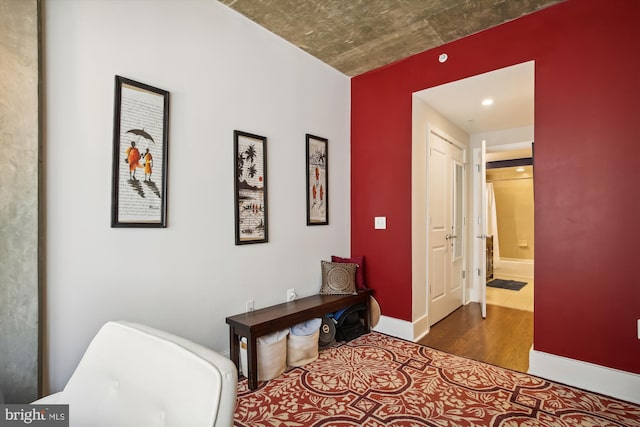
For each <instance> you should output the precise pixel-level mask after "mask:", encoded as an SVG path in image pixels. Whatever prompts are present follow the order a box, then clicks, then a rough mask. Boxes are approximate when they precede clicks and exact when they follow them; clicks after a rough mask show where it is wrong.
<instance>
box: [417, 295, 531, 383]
mask: <svg viewBox="0 0 640 427" xmlns="http://www.w3.org/2000/svg"><path fill="white" fill-rule="evenodd" d="M419 342H420V344H424V345H427V346H429V347H432V348H435V349H438V350H442V351H446V352H448V353H452V354H456V355H459V356H465V357H468V358H470V359H475V360H480V361H482V362H487V363H491V364H493V365H497V366H501V367H503V368H509V369H513V370H515V371H520V372H527V370H528V369H529V350H530V349H531V344H532V343H533V313H532V312H530V311H524V310H516V309H513V308H507V307H500V306H497V305H487V318H486V319H483V318H482V315H481V311H480V304H479V303H469V304H467V305H463V306H462V307H460V308H459V309H457V310H456V311H454V312H453V313H451V314H450V315H449V316H447V317H445V318H444V319H442V320H441V321H440V322H438V323H436V324H435V325H433V326H432V327H431V330H430V331H429V333H428V334H427V335H426V336H425V337H424V338H422V339H421V340H420V341H419Z"/></svg>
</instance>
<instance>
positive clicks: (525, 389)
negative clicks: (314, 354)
mask: <svg viewBox="0 0 640 427" xmlns="http://www.w3.org/2000/svg"><path fill="white" fill-rule="evenodd" d="M234 425H236V426H247V427H248V426H251V427H256V426H318V427H320V426H324V427H328V426H332V427H333V426H336V427H346V426H371V427H387V426H410V427H418V426H437V427H441V426H464V427H467V426H468V427H471V426H509V427H511V426H513V427H516V426H554V427H555V426H559V427H566V426H593V427H596V426H597V427H601V426H625V427H629V426H640V406H637V405H634V404H632V403H628V402H624V401H620V400H617V399H614V398H610V397H606V396H602V395H599V394H595V393H590V392H586V391H582V390H579V389H576V388H572V387H568V386H564V385H560V384H556V383H552V382H549V381H547V380H544V379H542V378H537V377H533V376H530V375H527V374H523V373H520V372H515V371H510V370H507V369H503V368H500V367H497V366H493V365H488V364H486V363H482V362H477V361H474V360H470V359H466V358H463V357H459V356H454V355H452V354H448V353H444V352H441V351H438V350H434V349H432V348H429V347H425V346H422V345H419V344H414V343H410V342H408V341H403V340H400V339H397V338H393V337H390V336H387V335H382V334H379V333H376V332H372V333H370V334H367V335H364V336H361V337H360V338H357V339H355V340H353V341H351V342H349V343H346V344H343V345H341V346H338V347H333V348H328V349H325V350H322V351H321V352H320V357H319V358H318V360H316V361H315V362H312V363H309V364H307V365H305V366H303V367H299V368H293V369H291V370H289V371H287V372H285V373H284V374H282V375H281V376H279V377H277V378H275V379H273V380H271V381H268V382H263V383H260V386H259V387H258V389H257V390H254V391H250V390H248V388H247V380H246V379H243V380H242V381H240V382H239V383H238V402H237V405H236V412H235V419H234Z"/></svg>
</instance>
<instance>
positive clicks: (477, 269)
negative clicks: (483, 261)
mask: <svg viewBox="0 0 640 427" xmlns="http://www.w3.org/2000/svg"><path fill="white" fill-rule="evenodd" d="M476 270H478V277H480V273H482V272H481V271H480V269H479V268H476Z"/></svg>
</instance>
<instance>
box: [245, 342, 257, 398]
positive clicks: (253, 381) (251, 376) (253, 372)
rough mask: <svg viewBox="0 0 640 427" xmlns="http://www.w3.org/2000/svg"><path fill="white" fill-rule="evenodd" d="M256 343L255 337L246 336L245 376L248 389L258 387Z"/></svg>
mask: <svg viewBox="0 0 640 427" xmlns="http://www.w3.org/2000/svg"><path fill="white" fill-rule="evenodd" d="M257 350H258V345H257V343H256V338H255V337H251V336H249V337H247V371H249V372H248V373H247V378H248V383H249V390H255V389H256V388H258V354H257V353H258V352H257Z"/></svg>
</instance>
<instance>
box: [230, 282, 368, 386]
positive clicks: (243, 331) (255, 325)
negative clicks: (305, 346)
mask: <svg viewBox="0 0 640 427" xmlns="http://www.w3.org/2000/svg"><path fill="white" fill-rule="evenodd" d="M371 293H372V291H371V290H369V289H367V290H361V291H359V292H358V294H357V295H312V296H310V297H306V298H300V299H297V300H294V301H290V302H285V303H283V304H278V305H274V306H271V307H266V308H263V309H260V310H255V311H249V312H247V313H242V314H236V315H235V316H230V317H227V320H226V321H227V324H228V325H229V348H230V357H231V360H232V361H233V363H235V364H236V367H237V368H239V367H240V343H239V340H240V337H245V338H246V339H247V370H248V371H249V372H248V373H245V375H247V378H248V381H249V389H250V390H255V389H256V388H257V387H258V355H257V353H256V350H257V345H256V340H257V339H258V337H261V336H264V335H267V334H270V333H272V332H276V331H279V330H281V329H287V328H289V327H291V326H294V325H297V324H298V323H302V322H304V321H306V320H310V319H314V318H318V317H322V316H324V315H326V314H328V313H333V312H336V311H338V310H340V309H343V308H346V307H350V306H352V305H355V304H366V306H367V313H366V315H365V317H364V322H365V324H364V328H365V331H367V332H368V331H369V313H370V296H371Z"/></svg>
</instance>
